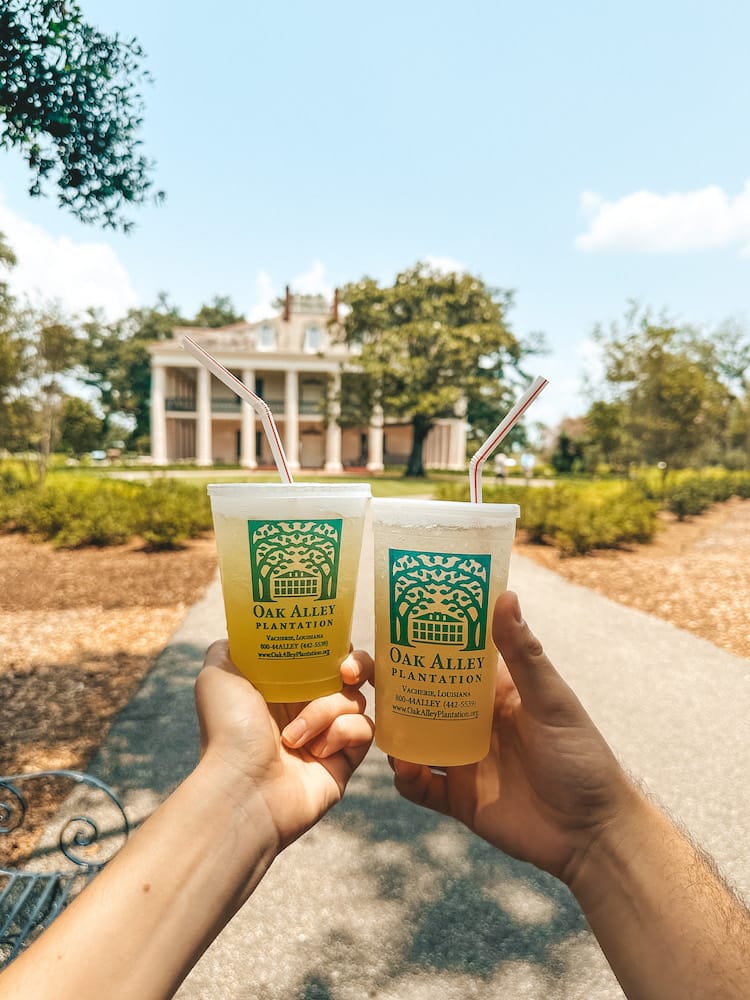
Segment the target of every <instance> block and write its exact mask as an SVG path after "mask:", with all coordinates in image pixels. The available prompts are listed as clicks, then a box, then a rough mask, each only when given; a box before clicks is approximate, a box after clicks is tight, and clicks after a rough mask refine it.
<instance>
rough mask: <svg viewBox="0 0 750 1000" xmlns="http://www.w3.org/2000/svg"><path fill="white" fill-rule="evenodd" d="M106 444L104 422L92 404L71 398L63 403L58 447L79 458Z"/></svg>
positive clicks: (77, 398) (77, 397) (78, 398)
mask: <svg viewBox="0 0 750 1000" xmlns="http://www.w3.org/2000/svg"><path fill="white" fill-rule="evenodd" d="M103 443H104V422H103V421H102V419H101V417H98V416H97V415H96V413H95V411H94V408H93V406H92V405H91V403H88V402H87V401H86V400H85V399H81V398H80V397H79V396H69V397H68V398H67V399H66V400H65V401H64V403H63V407H62V415H61V418H60V440H59V443H58V447H59V448H60V449H61V450H62V451H66V452H69V453H70V454H71V455H75V456H76V458H79V457H80V456H81V455H84V454H85V453H86V452H88V451H93V450H94V449H95V448H101V446H102V444H103Z"/></svg>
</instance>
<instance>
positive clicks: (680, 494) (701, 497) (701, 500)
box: [666, 475, 714, 521]
mask: <svg viewBox="0 0 750 1000" xmlns="http://www.w3.org/2000/svg"><path fill="white" fill-rule="evenodd" d="M713 496H714V494H713V490H712V488H711V485H710V484H709V483H708V481H707V480H705V479H703V478H701V477H700V476H697V475H696V476H686V477H684V478H682V479H681V480H679V481H678V482H677V483H676V484H675V485H674V486H672V487H671V488H670V489H669V491H668V493H667V496H666V507H667V509H668V510H670V511H672V513H673V514H675V515H676V517H677V520H678V521H684V520H685V518H686V517H690V516H692V515H697V514H702V513H703V512H704V511H706V510H708V508H709V507H710V506H711V504H712V503H713V502H714V500H713Z"/></svg>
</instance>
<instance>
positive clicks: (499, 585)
mask: <svg viewBox="0 0 750 1000" xmlns="http://www.w3.org/2000/svg"><path fill="white" fill-rule="evenodd" d="M519 513H520V510H519V507H518V506H517V505H516V504H476V503H451V502H442V501H437V500H425V501H420V500H379V499H376V500H373V501H372V518H373V534H374V544H375V742H376V743H377V745H378V746H379V747H380V748H381V750H383V751H384V752H385V753H387V754H390V755H391V756H393V757H397V758H400V759H401V760H408V761H413V762H414V763H417V764H428V765H433V766H436V767H448V766H453V765H458V764H471V763H474V762H476V761H478V760H481V759H482V758H483V757H485V756H486V754H487V752H488V750H489V745H490V735H491V728H492V712H493V706H494V699H495V681H496V676H497V663H498V653H497V649H496V648H495V645H494V643H493V641H492V627H491V623H492V609H493V607H494V604H495V601H496V599H497V597H498V596H499V595H500V594H501V593H502V592H503V591H504V590H505V589H506V588H507V585H508V568H509V564H510V553H511V547H512V545H513V538H514V536H515V529H516V520H517V518H518V516H519Z"/></svg>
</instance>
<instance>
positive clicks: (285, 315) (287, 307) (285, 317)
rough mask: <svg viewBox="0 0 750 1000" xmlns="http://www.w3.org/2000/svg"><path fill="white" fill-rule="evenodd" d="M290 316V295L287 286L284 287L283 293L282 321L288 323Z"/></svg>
mask: <svg viewBox="0 0 750 1000" xmlns="http://www.w3.org/2000/svg"><path fill="white" fill-rule="evenodd" d="M291 315H292V293H291V292H290V291H289V285H287V286H286V290H285V292H284V313H283V315H282V319H283V320H284V322H285V323H288V322H289V320H290V318H291Z"/></svg>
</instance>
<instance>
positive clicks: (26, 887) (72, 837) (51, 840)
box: [0, 770, 130, 968]
mask: <svg viewBox="0 0 750 1000" xmlns="http://www.w3.org/2000/svg"><path fill="white" fill-rule="evenodd" d="M35 786H36V788H37V792H36V794H35V792H34V787H35ZM58 788H59V789H60V791H59V792H58ZM39 789H42V790H43V791H44V792H45V793H46V797H47V800H49V798H50V797H52V798H53V800H54V802H55V803H56V806H59V808H57V809H56V812H55V815H54V817H53V819H51V820H50V819H49V814H48V813H46V814H45V816H44V820H43V822H41V823H36V822H35V821H34V811H35V805H36V803H35V799H36V798H38V796H39ZM37 828H38V829H39V834H38V835H36V831H37ZM30 830H31V831H33V833H34V835H35V840H34V847H33V849H32V851H31V853H30V854H29V855H28V857H26V858H24V860H23V862H22V864H21V865H20V866H19V867H13V866H10V865H8V866H6V864H5V862H4V855H5V856H6V857H7V853H6V851H4V844H5V845H6V846H7V845H9V844H10V843H11V841H12V840H13V839H14V835H15V838H17V837H18V835H19V834H20V833H26V832H28V831H30ZM129 833H130V825H129V823H128V818H127V816H126V815H125V810H124V808H123V806H122V803H121V802H120V801H119V799H118V798H117V797H116V795H115V794H114V792H113V791H112V790H111V789H110V788H108V787H107V785H105V784H104V782H102V781H100V780H99V779H98V778H94V777H92V776H91V775H89V774H82V773H81V772H79V771H66V770H52V771H37V772H34V773H30V774H17V775H12V776H10V777H6V778H0V968H3V966H5V965H8V963H10V962H12V961H13V959H14V958H15V957H16V955H18V953H19V952H20V951H21V950H22V949H23V948H25V947H26V945H28V944H29V943H30V942H31V941H32V940H33V939H34V938H35V937H36V936H37V935H38V934H40V933H41V932H42V930H44V928H45V927H47V926H48V925H49V924H50V923H51V922H52V921H53V920H54V919H55V917H56V916H57V915H58V914H59V913H60V912H61V910H62V909H63V908H64V907H65V906H66V905H67V904H68V903H69V902H70V901H71V900H72V899H73V898H74V897H75V896H77V895H78V893H79V892H80V891H81V890H82V889H83V888H84V886H85V885H86V884H87V883H88V882H89V881H91V879H92V878H94V876H95V875H96V874H97V873H98V872H99V871H101V869H102V868H103V867H104V865H106V864H107V862H108V861H111V859H112V858H113V857H114V856H115V854H116V853H117V851H118V850H119V849H120V847H122V845H123V844H124V842H125V841H126V840H127V837H128V835H129Z"/></svg>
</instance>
